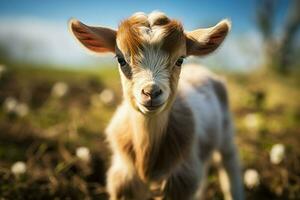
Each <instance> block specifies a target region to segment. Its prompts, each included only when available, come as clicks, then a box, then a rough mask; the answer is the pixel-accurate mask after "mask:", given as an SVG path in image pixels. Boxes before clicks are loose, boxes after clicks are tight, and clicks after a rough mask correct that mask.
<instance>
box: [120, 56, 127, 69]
mask: <svg viewBox="0 0 300 200" xmlns="http://www.w3.org/2000/svg"><path fill="white" fill-rule="evenodd" d="M118 62H119V64H120V65H121V67H123V66H124V65H126V64H127V63H126V60H125V59H124V58H122V57H118Z"/></svg>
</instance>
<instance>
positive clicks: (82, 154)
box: [76, 147, 91, 162]
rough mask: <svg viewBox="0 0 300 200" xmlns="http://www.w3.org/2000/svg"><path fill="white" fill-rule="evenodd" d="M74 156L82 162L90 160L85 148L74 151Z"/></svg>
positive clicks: (87, 150) (88, 151)
mask: <svg viewBox="0 0 300 200" xmlns="http://www.w3.org/2000/svg"><path fill="white" fill-rule="evenodd" d="M76 156H77V157H78V158H79V159H80V160H82V161H84V162H89V161H90V160H91V153H90V150H89V149H88V148H87V147H78V148H77V149H76Z"/></svg>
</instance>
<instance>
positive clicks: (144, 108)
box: [138, 102, 165, 113]
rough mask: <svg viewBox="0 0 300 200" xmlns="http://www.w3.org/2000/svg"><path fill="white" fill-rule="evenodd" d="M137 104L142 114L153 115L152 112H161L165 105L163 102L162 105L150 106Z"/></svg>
mask: <svg viewBox="0 0 300 200" xmlns="http://www.w3.org/2000/svg"><path fill="white" fill-rule="evenodd" d="M138 104H139V109H140V110H141V111H142V112H143V113H153V112H158V111H160V110H162V108H163V107H164V105H165V102H163V103H159V104H152V103H150V104H149V103H148V104H143V103H138Z"/></svg>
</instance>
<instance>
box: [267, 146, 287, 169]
mask: <svg viewBox="0 0 300 200" xmlns="http://www.w3.org/2000/svg"><path fill="white" fill-rule="evenodd" d="M284 155H285V147H284V145H283V144H275V145H273V146H272V149H271V151H270V160H271V163H273V164H275V165H277V164H279V163H281V162H282V160H283V159H284Z"/></svg>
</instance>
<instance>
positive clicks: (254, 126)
mask: <svg viewBox="0 0 300 200" xmlns="http://www.w3.org/2000/svg"><path fill="white" fill-rule="evenodd" d="M244 123H245V125H246V127H247V128H248V129H249V130H253V131H257V130H258V129H259V126H260V117H259V115H258V114H255V113H251V114H247V115H246V116H245V119H244Z"/></svg>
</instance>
